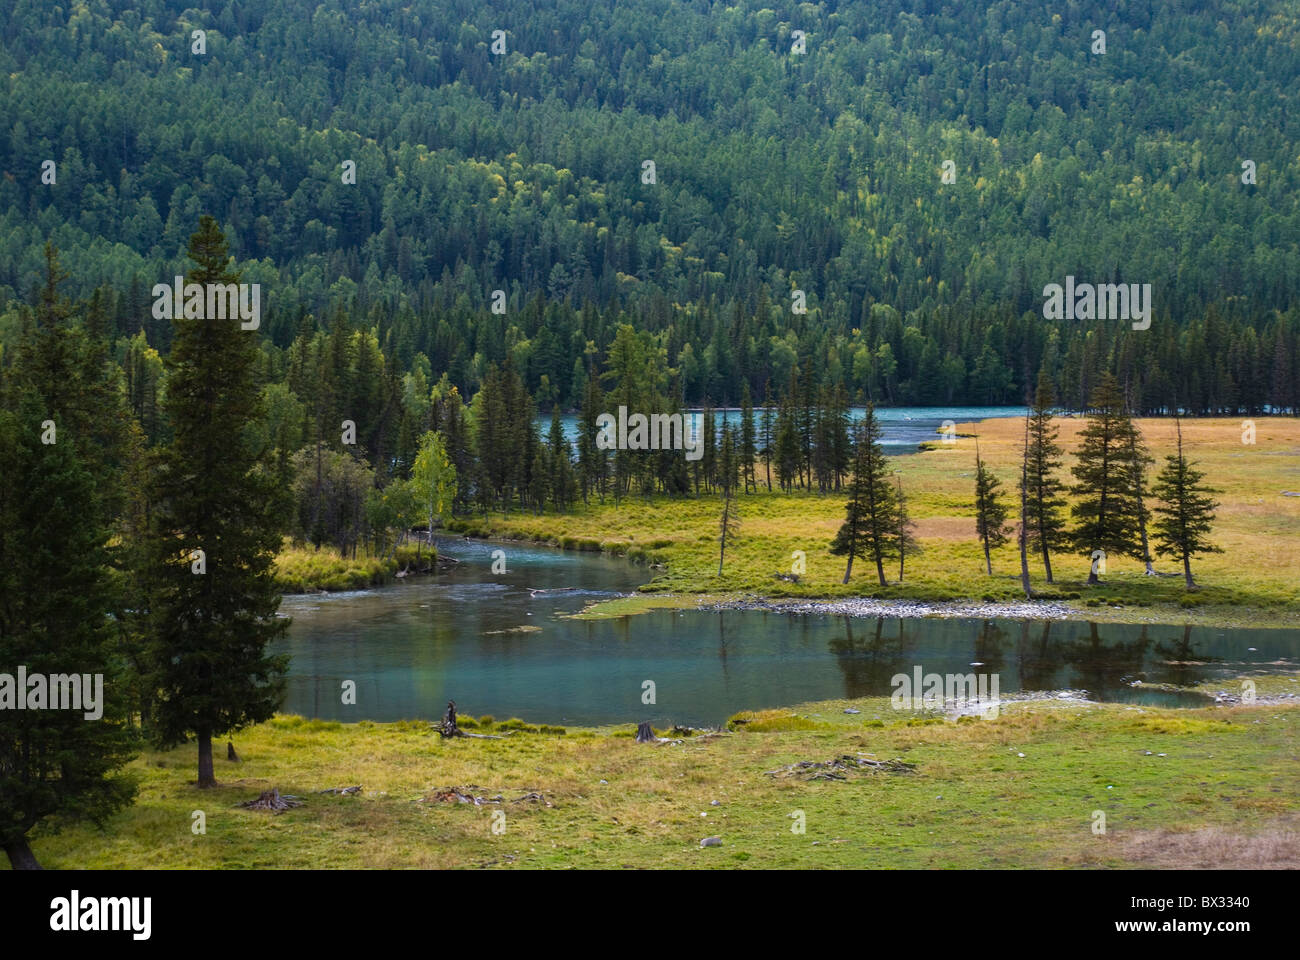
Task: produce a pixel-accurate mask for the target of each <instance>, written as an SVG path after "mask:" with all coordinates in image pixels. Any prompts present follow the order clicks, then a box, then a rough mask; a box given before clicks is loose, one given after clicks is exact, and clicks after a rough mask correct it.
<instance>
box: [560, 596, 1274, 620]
mask: <svg viewBox="0 0 1300 960" xmlns="http://www.w3.org/2000/svg"><path fill="white" fill-rule="evenodd" d="M650 610H756V611H764V612H769V613H781V614H791V615H795V614H812V615H818V616H840V617H843V616H849V617H862V618H875V617H884V618H886V619H895V618H900V617H901V618H903V619H912V618H924V617H935V618H939V619H967V620H1078V621H1084V622H1091V623H1129V624H1157V623H1160V624H1170V623H1172V624H1177V625H1179V626H1192V627H1221V628H1235V627H1242V628H1258V629H1293V628H1294V627H1295V626H1296V624H1295V623H1292V622H1288V621H1287V618H1286V617H1279V616H1277V614H1276V612H1275V611H1272V610H1265V611H1257V610H1253V609H1246V608H1241V607H1234V608H1231V609H1220V608H1216V607H1210V608H1206V609H1197V608H1188V607H1183V606H1177V605H1174V604H1144V605H1140V606H1135V607H1126V606H1123V605H1119V604H1117V605H1110V604H1097V605H1095V606H1090V605H1086V604H1082V605H1079V604H1073V603H1068V602H1062V601H1055V600H1023V599H1022V600H1020V601H1011V600H1009V601H1002V602H987V601H959V600H953V601H925V600H887V599H874V598H870V597H860V598H849V599H817V598H810V599H801V598H794V597H761V596H755V595H752V594H744V593H706V594H689V593H639V594H636V595H634V596H628V597H617V598H614V599H610V600H601V601H597V602H595V603H592V604H589V605H588V606H587V607H585V608H584V609H583V610H581V611H579V612H578V613H575V614H573V619H575V620H610V619H616V618H618V617H627V616H635V615H637V614H640V613H646V612H648V611H650Z"/></svg>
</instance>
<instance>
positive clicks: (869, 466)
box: [831, 404, 899, 587]
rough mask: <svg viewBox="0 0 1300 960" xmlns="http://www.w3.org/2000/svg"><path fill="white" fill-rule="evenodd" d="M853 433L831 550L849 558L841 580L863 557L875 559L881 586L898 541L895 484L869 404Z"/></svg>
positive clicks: (847, 579) (876, 421)
mask: <svg viewBox="0 0 1300 960" xmlns="http://www.w3.org/2000/svg"><path fill="white" fill-rule="evenodd" d="M856 433H857V436H856V450H855V454H854V458H853V479H852V481H851V482H850V483H849V501H848V503H847V504H846V505H845V508H844V523H843V524H842V525H841V526H840V529H839V532H838V533H836V535H835V539H834V540H832V541H831V553H833V554H836V555H839V556H847V557H848V558H849V559H848V563H847V564H846V565H845V567H844V580H843V582H844V583H848V582H849V577H850V576H852V574H853V561H854V559H855V558H857V557H864V558H869V559H871V560H872V561H873V562H874V563H875V565H876V576H877V577H878V578H879V580H880V585H881V586H882V587H883V586H886V585H887V581H886V580H885V560H887V559H892V558H893V555H894V550H895V545H896V544H897V542H898V539H897V532H898V529H899V522H898V512H899V511H898V509H897V504H896V496H897V495H896V494H895V492H894V486H893V484H891V483H890V482H889V464H888V463H887V462H886V460H885V454H884V451H883V450H882V449H881V446H880V437H881V429H880V421H878V420H877V419H876V411H875V407H874V406H872V405H871V404H868V405H867V415H866V417H865V418H864V419H863V420H862V421H861V422H859V423H858V425H857V430H856Z"/></svg>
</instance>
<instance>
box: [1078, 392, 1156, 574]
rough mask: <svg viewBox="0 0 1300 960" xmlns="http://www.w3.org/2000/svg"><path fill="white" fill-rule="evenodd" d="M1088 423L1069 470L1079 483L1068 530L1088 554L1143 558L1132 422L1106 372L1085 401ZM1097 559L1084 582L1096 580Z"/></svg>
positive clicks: (1081, 435) (1121, 395)
mask: <svg viewBox="0 0 1300 960" xmlns="http://www.w3.org/2000/svg"><path fill="white" fill-rule="evenodd" d="M1089 406H1090V407H1091V412H1090V413H1089V415H1088V426H1086V427H1085V428H1084V429H1083V430H1082V431H1081V432H1080V434H1079V436H1080V438H1081V439H1082V441H1083V445H1082V446H1081V447H1080V449H1079V452H1078V455H1077V459H1078V463H1077V464H1076V465H1075V466H1074V468H1073V469H1072V471H1071V472H1072V473H1073V474H1074V477H1075V479H1076V480H1078V481H1079V482H1078V483H1077V484H1076V485H1075V486H1074V488H1073V492H1074V494H1075V496H1076V498H1077V499H1076V501H1075V504H1074V506H1073V508H1072V509H1071V512H1072V514H1073V515H1074V517H1075V521H1076V526H1075V528H1074V530H1073V531H1072V532H1071V539H1072V540H1073V543H1074V546H1075V549H1076V550H1077V551H1079V552H1080V553H1083V554H1085V555H1088V556H1089V557H1092V556H1093V555H1094V554H1095V553H1096V551H1102V553H1103V556H1131V557H1134V558H1136V559H1141V558H1142V547H1141V543H1140V542H1139V540H1138V532H1137V531H1138V507H1137V501H1136V499H1135V498H1134V496H1133V493H1134V489H1135V484H1134V480H1133V469H1132V460H1131V458H1130V456H1129V449H1130V443H1131V438H1130V436H1129V435H1130V433H1131V432H1132V430H1133V424H1132V421H1131V420H1130V419H1129V417H1128V413H1127V412H1126V410H1125V407H1124V396H1123V394H1122V393H1120V389H1119V384H1118V383H1117V382H1116V380H1115V377H1114V376H1113V375H1112V374H1110V373H1105V374H1103V376H1102V378H1101V380H1100V382H1099V383H1098V385H1097V388H1096V389H1095V390H1094V391H1093V393H1092V397H1091V399H1090V401H1089ZM1097 568H1098V566H1097V563H1095V562H1094V563H1093V564H1092V567H1091V569H1090V570H1089V573H1088V583H1089V584H1095V583H1097V582H1098V577H1097Z"/></svg>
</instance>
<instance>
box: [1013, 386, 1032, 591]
mask: <svg viewBox="0 0 1300 960" xmlns="http://www.w3.org/2000/svg"><path fill="white" fill-rule="evenodd" d="M1026 399H1028V397H1026ZM1029 420H1030V416H1029V414H1028V413H1026V414H1025V439H1024V443H1023V444H1022V446H1021V456H1020V529H1019V531H1018V532H1017V534H1016V545H1017V546H1018V547H1019V548H1020V588H1021V589H1022V590H1024V591H1025V599H1026V600H1032V599H1033V598H1034V590H1033V587H1031V586H1030V584H1029Z"/></svg>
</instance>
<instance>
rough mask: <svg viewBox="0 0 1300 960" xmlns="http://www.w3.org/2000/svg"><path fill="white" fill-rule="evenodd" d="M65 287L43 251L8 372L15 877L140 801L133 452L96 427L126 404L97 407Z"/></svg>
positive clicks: (0, 832)
mask: <svg viewBox="0 0 1300 960" xmlns="http://www.w3.org/2000/svg"><path fill="white" fill-rule="evenodd" d="M62 278H63V274H62V273H61V271H60V269H59V265H58V257H57V253H56V252H55V251H54V249H53V247H51V246H49V245H47V246H46V284H45V288H44V290H43V293H42V300H41V303H40V304H39V305H38V307H37V311H36V317H35V324H34V326H31V325H29V326H28V327H27V329H26V330H25V332H24V336H23V339H22V341H21V342H20V345H19V349H18V351H17V358H16V360H15V362H14V364H13V365H12V366H11V367H10V368H9V369H8V370H7V371H3V370H0V477H3V478H4V480H3V483H0V669H3V670H4V671H5V674H6V676H5V678H4V679H0V848H2V849H3V850H4V851H5V853H6V854H7V855H8V857H9V862H10V864H11V866H12V867H13V868H14V869H39V867H40V863H39V862H38V861H37V859H36V856H35V854H34V853H33V852H32V849H31V846H30V843H29V841H28V839H27V834H28V832H29V831H30V830H31V829H32V828H33V827H35V826H36V825H37V824H44V825H46V826H47V827H54V828H58V827H59V826H62V825H64V824H66V823H73V822H76V821H79V820H88V821H90V822H92V823H96V824H103V823H104V821H105V820H106V819H107V818H108V817H109V816H111V815H112V814H113V813H115V812H116V811H117V810H119V809H121V808H122V807H123V806H125V805H127V804H128V803H130V801H131V799H132V797H133V796H134V794H135V786H134V783H133V781H132V780H131V778H130V777H129V776H127V775H124V774H122V773H121V772H120V770H121V768H122V766H123V765H125V764H126V763H127V761H129V760H130V759H131V755H132V749H133V745H134V742H135V738H134V733H133V731H132V729H131V728H130V726H129V725H128V719H127V716H128V709H129V708H128V702H129V689H130V685H129V683H128V682H127V677H126V675H125V670H124V664H123V661H122V660H121V658H120V657H119V656H117V654H116V643H115V641H116V636H117V634H116V630H115V628H114V625H113V621H112V620H111V619H110V614H111V613H116V612H119V609H120V604H119V602H118V601H119V591H118V590H117V589H116V587H115V586H114V585H113V578H112V574H111V571H110V569H109V566H110V562H111V554H110V551H109V549H108V544H109V541H110V538H111V537H112V536H113V535H114V533H115V531H114V529H113V525H112V520H113V516H112V515H113V509H114V506H115V505H116V504H118V503H120V502H122V495H121V474H120V472H119V470H118V469H117V466H116V464H115V462H114V460H115V459H116V458H117V457H120V456H123V451H121V450H115V449H113V448H112V447H111V446H110V445H106V444H105V443H104V442H103V441H104V440H105V431H106V430H108V429H111V428H110V427H108V426H107V425H105V424H103V423H102V422H101V423H100V424H99V426H98V427H96V420H97V418H103V419H104V420H107V419H110V418H113V417H115V416H116V413H117V412H119V411H118V410H117V407H120V406H121V404H122V400H121V398H120V397H117V399H116V405H117V406H116V407H114V406H112V405H110V406H109V407H103V406H100V403H101V402H104V401H109V402H110V404H111V403H112V400H113V398H114V397H115V396H116V394H115V392H113V391H108V392H106V391H104V390H103V389H102V381H103V379H104V376H105V368H104V366H103V364H102V362H101V359H100V357H99V346H98V344H97V343H96V341H95V337H94V336H93V335H87V334H86V332H85V331H83V330H82V329H78V328H76V327H74V326H73V325H72V324H71V322H70V312H71V311H70V308H69V306H68V304H67V303H66V302H65V301H64V300H63V299H62V297H61V296H60V295H59V293H58V284H59V281H60V280H61V279H62ZM19 668H23V670H24V672H25V673H26V675H27V680H26V682H25V683H22V684H19V683H18V681H17V676H18V672H19ZM37 680H39V682H36V681H37ZM87 681H88V682H89V686H87ZM65 697H66V698H67V701H65ZM55 698H57V701H58V702H57V703H55ZM20 699H21V702H22V706H24V707H25V708H26V709H23V710H21V711H20V710H18V709H16V708H17V707H18V706H19V700H20ZM91 701H94V702H93V703H92V702H91ZM33 708H38V709H33ZM95 714H98V716H96V715H95Z"/></svg>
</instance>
